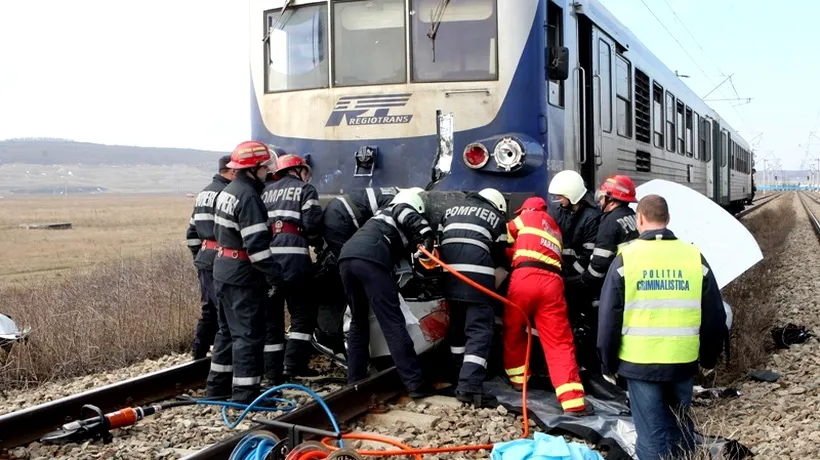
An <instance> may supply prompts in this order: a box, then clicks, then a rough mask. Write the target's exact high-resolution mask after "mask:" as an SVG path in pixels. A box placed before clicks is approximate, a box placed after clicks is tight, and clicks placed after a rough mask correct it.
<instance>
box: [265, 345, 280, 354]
mask: <svg viewBox="0 0 820 460" xmlns="http://www.w3.org/2000/svg"><path fill="white" fill-rule="evenodd" d="M284 350H285V344H284V343H274V344H267V345H265V350H264V351H265V353H275V352H277V351H284Z"/></svg>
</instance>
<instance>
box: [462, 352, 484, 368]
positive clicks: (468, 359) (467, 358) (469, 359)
mask: <svg viewBox="0 0 820 460" xmlns="http://www.w3.org/2000/svg"><path fill="white" fill-rule="evenodd" d="M464 363H465V364H466V363H473V364H478V365H479V366H481V367H483V368H485V369H486V368H487V360H486V359H484V358H482V357H481V356H476V355H464Z"/></svg>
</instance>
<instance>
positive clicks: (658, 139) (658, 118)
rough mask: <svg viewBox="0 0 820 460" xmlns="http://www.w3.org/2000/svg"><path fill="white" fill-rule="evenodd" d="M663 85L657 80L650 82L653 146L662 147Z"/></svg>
mask: <svg viewBox="0 0 820 460" xmlns="http://www.w3.org/2000/svg"><path fill="white" fill-rule="evenodd" d="M663 115H664V113H663V87H662V86H661V85H659V84H658V83H657V82H655V83H653V84H652V125H653V126H654V130H655V147H657V148H659V149H662V148H663V130H664V123H663Z"/></svg>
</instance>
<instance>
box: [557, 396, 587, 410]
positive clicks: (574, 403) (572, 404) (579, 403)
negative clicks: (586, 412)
mask: <svg viewBox="0 0 820 460" xmlns="http://www.w3.org/2000/svg"><path fill="white" fill-rule="evenodd" d="M585 405H586V404H584V398H575V399H568V400H566V401H563V402H562V403H561V408H562V409H564V410H570V409H577V408H579V407H584V406H585Z"/></svg>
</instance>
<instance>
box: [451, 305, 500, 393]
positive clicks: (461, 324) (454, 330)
mask: <svg viewBox="0 0 820 460" xmlns="http://www.w3.org/2000/svg"><path fill="white" fill-rule="evenodd" d="M494 322H495V313H494V310H493V307H492V306H490V305H487V304H481V303H473V302H461V301H456V300H453V301H450V328H449V329H450V331H449V332H448V335H452V336H453V337H456V341H452V342H451V345H450V353H451V356H453V360H454V361H456V360H457V358H456V356H457V354H458V352H461V363H460V366H459V367H458V368H459V369H460V371H459V374H458V386H457V387H456V391H458V392H460V393H470V394H475V393H481V392H482V386H483V383H484V378H485V377H486V376H487V360H488V359H489V357H490V348H491V346H492V340H493V326H494ZM459 329H460V330H459ZM462 338H463V342H462V343H463V345H461V346H458V345H456V344H457V342H458V341H459V339H462ZM454 364H455V362H454Z"/></svg>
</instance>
